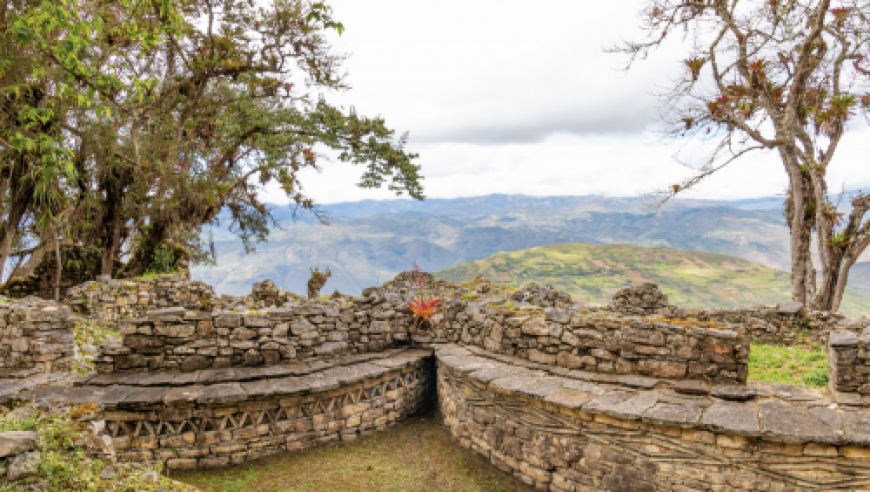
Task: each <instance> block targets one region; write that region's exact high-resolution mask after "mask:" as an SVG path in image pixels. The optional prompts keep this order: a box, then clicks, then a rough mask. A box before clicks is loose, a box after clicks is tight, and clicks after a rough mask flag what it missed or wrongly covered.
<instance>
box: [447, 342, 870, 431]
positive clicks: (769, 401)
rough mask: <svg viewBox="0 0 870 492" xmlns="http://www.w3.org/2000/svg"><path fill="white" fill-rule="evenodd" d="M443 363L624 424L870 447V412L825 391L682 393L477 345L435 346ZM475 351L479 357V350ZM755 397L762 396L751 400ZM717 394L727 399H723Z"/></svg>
mask: <svg viewBox="0 0 870 492" xmlns="http://www.w3.org/2000/svg"><path fill="white" fill-rule="evenodd" d="M434 349H435V351H436V358H437V360H438V363H439V366H440V367H443V368H446V369H448V370H450V371H452V372H455V373H457V374H460V375H462V376H463V377H468V378H469V379H470V380H472V381H475V382H476V383H477V384H480V385H481V387H485V388H486V389H488V390H489V391H490V392H492V393H495V394H505V395H513V396H515V397H519V398H527V399H533V400H542V401H545V402H549V403H552V404H554V405H556V406H561V407H564V408H566V409H570V410H575V411H580V412H582V413H584V414H588V415H590V416H592V417H593V418H594V416H596V415H600V416H603V417H609V418H616V419H621V420H626V421H639V422H644V423H649V424H657V425H668V426H675V427H681V428H692V429H697V430H699V431H711V432H716V433H722V434H730V435H734V436H742V437H754V438H760V439H761V440H763V441H770V442H777V443H792V444H797V443H801V444H806V443H817V444H827V445H840V446H842V445H866V444H868V442H870V414H868V413H863V412H856V411H849V410H845V409H843V408H841V407H839V406H838V405H837V404H834V403H833V402H832V401H831V400H830V399H829V398H827V397H825V396H824V395H823V394H822V393H821V392H819V391H817V390H814V389H810V388H801V387H796V386H790V385H786V384H778V383H757V382H753V383H751V384H750V387H749V388H745V390H744V391H742V392H739V391H737V390H736V389H729V388H720V387H715V388H714V389H715V390H716V391H713V395H716V396H708V395H685V394H679V393H677V392H675V391H673V390H672V389H670V388H669V387H668V384H667V383H666V382H661V381H660V382H659V383H657V384H655V385H653V386H651V387H649V386H648V387H646V388H644V387H640V388H638V387H637V386H633V385H631V384H629V383H628V382H625V381H621V378H622V377H619V376H618V377H613V378H606V380H605V382H600V381H596V380H595V378H587V379H586V380H585V381H583V380H581V379H578V378H576V377H572V376H574V375H572V373H571V372H569V373H567V374H565V375H556V374H553V373H552V372H550V371H548V370H547V367H542V365H530V364H528V363H526V364H517V365H515V364H508V363H505V362H502V361H501V360H497V359H504V357H495V358H489V357H485V356H484V352H483V351H480V350H477V349H475V350H471V349H470V348H465V347H460V346H457V345H443V346H435V347H434ZM475 352H476V354H475ZM751 394H757V396H755V397H754V400H749V401H740V400H746V399H748V398H753V397H752V396H750V395H751ZM718 396H723V397H724V398H720V397H718Z"/></svg>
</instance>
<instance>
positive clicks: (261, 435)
mask: <svg viewBox="0 0 870 492" xmlns="http://www.w3.org/2000/svg"><path fill="white" fill-rule="evenodd" d="M430 362H431V351H428V350H416V351H415V350H405V351H396V350H393V351H386V352H382V353H380V354H371V355H369V356H365V357H348V358H346V359H344V360H341V361H336V363H335V364H334V365H324V364H320V365H317V364H297V365H294V366H272V367H269V368H260V369H254V370H251V369H248V368H233V369H219V370H203V371H197V372H194V373H177V372H152V373H148V374H114V375H101V376H96V377H93V378H90V379H86V380H83V381H81V384H82V385H83V386H81V387H76V388H64V387H57V388H51V387H49V388H36V389H32V390H28V391H24V392H21V393H19V394H18V398H19V399H20V400H25V401H27V400H35V401H40V400H43V399H48V400H50V401H52V402H55V403H58V404H77V403H86V402H87V403H94V404H96V405H97V406H98V407H99V408H101V409H102V410H101V412H100V422H101V423H100V426H99V427H100V428H101V429H103V431H102V433H101V436H100V437H101V438H102V437H103V436H105V438H106V439H108V440H109V441H110V442H111V444H112V445H111V448H112V449H113V450H114V451H115V452H116V453H117V455H118V457H119V458H120V459H121V460H124V461H135V462H142V461H157V462H161V463H166V465H167V466H168V468H170V469H194V468H213V467H223V466H228V465H238V464H241V463H244V462H246V461H249V460H255V459H259V458H264V457H267V456H270V455H274V454H277V453H281V452H286V451H302V450H306V449H309V448H312V447H315V446H321V445H326V444H330V443H334V442H338V441H351V440H354V439H357V438H359V437H362V436H367V435H370V434H372V433H374V432H377V431H382V430H384V429H386V428H387V427H389V426H391V425H393V424H395V423H397V422H399V421H401V420H404V419H405V418H407V417H408V416H410V415H411V414H413V413H414V412H416V411H417V410H418V409H419V408H420V407H421V406H422V405H423V404H424V403H425V402H426V401H427V399H428V398H429V396H430V395H429V393H430V392H429V391H428V388H429V387H430V385H431V384H432V382H433V379H432V375H433V367H432V366H431V363H430Z"/></svg>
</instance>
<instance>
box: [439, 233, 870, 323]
mask: <svg viewBox="0 0 870 492" xmlns="http://www.w3.org/2000/svg"><path fill="white" fill-rule="evenodd" d="M479 273H483V274H485V275H486V276H487V277H489V278H490V279H492V280H493V281H496V282H499V283H504V284H508V285H511V286H513V287H521V286H522V285H525V284H527V283H529V282H537V283H538V284H550V285H552V286H553V287H556V288H558V289H561V290H564V291H566V292H568V293H570V294H571V295H572V296H574V297H575V298H579V299H582V300H584V301H586V302H588V303H590V304H606V303H607V302H608V301H609V300H610V297H611V296H612V295H613V294H614V293H615V292H616V291H617V290H619V289H620V288H622V287H625V286H626V285H630V284H633V283H641V282H656V283H658V284H659V286H660V287H661V288H662V290H663V291H664V292H665V293H666V294H668V297H669V299H670V302H671V303H672V304H676V305H678V306H682V307H692V308H704V307H720V308H726V307H727V308H732V307H739V306H753V305H769V304H777V303H783V302H788V301H789V298H790V293H791V287H790V284H789V274H788V273H786V272H782V271H779V270H774V269H772V268H767V267H764V266H762V265H758V264H756V263H752V262H750V261H747V260H744V259H741V258H735V257H733V256H726V255H720V254H715V253H704V252H700V251H687V250H681V249H673V248H644V247H641V246H632V245H626V244H607V245H604V244H585V243H568V244H555V245H552V246H541V247H537V248H531V249H525V250H520V251H513V252H502V253H497V254H494V255H492V256H490V257H488V258H486V259H483V260H478V261H471V262H468V263H463V264H460V265H456V266H454V267H451V268H447V269H445V270H441V271H439V272H436V274H435V275H436V276H438V277H440V278H443V279H445V280H449V281H452V282H464V281H466V280H469V279H471V278H473V277H474V276H475V275H477V274H479ZM842 311H843V312H844V313H846V314H848V315H850V316H867V315H870V294H867V293H865V292H860V291H857V290H847V293H846V296H845V300H844V302H843V306H842Z"/></svg>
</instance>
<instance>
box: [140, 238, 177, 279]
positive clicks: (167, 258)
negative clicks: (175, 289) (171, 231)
mask: <svg viewBox="0 0 870 492" xmlns="http://www.w3.org/2000/svg"><path fill="white" fill-rule="evenodd" d="M175 271H176V268H175V253H173V252H172V250H171V249H169V247H168V246H166V245H165V244H161V245H160V246H158V247H157V248H156V249H155V250H154V260H153V261H152V262H151V265H150V266H149V268H148V270H147V272H146V273H148V274H152V275H163V274H167V273H174V272H175Z"/></svg>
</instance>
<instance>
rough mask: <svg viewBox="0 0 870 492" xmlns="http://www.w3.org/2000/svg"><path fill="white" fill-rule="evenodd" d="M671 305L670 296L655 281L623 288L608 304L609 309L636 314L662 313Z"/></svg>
mask: <svg viewBox="0 0 870 492" xmlns="http://www.w3.org/2000/svg"><path fill="white" fill-rule="evenodd" d="M670 307H671V306H670V305H669V304H668V296H666V295H665V294H664V293H663V292H662V291H661V290H660V289H659V287H658V285H656V284H654V283H644V284H640V285H632V286H630V287H626V288H624V289H621V290H620V291H618V292H617V293H616V294H614V295H613V299H612V300H611V301H610V304H608V305H607V309H609V310H611V311H614V312H619V313H625V314H630V315H635V316H647V315H650V314H660V313H663V312H665V311H666V310H668V309H669V308H670Z"/></svg>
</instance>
